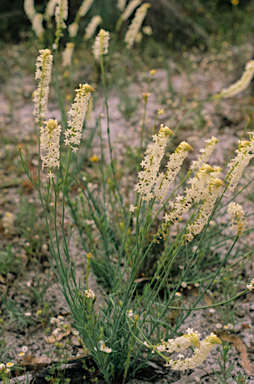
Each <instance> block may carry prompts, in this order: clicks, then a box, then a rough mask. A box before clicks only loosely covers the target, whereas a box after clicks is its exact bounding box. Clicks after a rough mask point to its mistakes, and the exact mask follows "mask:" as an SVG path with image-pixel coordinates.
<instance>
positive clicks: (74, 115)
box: [64, 84, 94, 152]
mask: <svg viewBox="0 0 254 384" xmlns="http://www.w3.org/2000/svg"><path fill="white" fill-rule="evenodd" d="M93 91H94V89H93V88H92V87H91V85H89V84H84V85H82V84H80V86H79V89H76V92H77V94H76V97H75V100H74V103H73V104H72V106H71V109H70V111H69V112H68V113H69V115H70V116H71V120H69V121H68V127H69V129H67V130H66V131H65V132H64V135H65V140H64V142H65V145H69V146H70V147H71V148H72V151H73V152H76V151H77V150H78V145H79V144H80V140H81V137H82V128H83V123H84V119H85V116H86V112H87V108H88V101H89V99H90V96H91V92H93ZM74 145H75V146H74Z"/></svg>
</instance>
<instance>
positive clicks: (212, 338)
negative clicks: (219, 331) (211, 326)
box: [206, 333, 222, 345]
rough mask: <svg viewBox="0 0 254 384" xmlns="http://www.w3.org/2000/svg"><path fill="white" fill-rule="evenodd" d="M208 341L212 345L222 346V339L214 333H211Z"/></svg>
mask: <svg viewBox="0 0 254 384" xmlns="http://www.w3.org/2000/svg"><path fill="white" fill-rule="evenodd" d="M206 341H207V342H208V343H209V344H211V345H216V344H222V341H221V339H220V338H219V337H218V336H216V335H215V334H214V333H211V335H210V336H208V337H207V338H206Z"/></svg>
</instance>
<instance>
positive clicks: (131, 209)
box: [129, 204, 137, 212]
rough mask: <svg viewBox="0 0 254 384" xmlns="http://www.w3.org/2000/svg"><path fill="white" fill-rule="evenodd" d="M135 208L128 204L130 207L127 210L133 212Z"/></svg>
mask: <svg viewBox="0 0 254 384" xmlns="http://www.w3.org/2000/svg"><path fill="white" fill-rule="evenodd" d="M135 209H137V207H134V205H133V204H131V205H130V208H129V211H130V212H135Z"/></svg>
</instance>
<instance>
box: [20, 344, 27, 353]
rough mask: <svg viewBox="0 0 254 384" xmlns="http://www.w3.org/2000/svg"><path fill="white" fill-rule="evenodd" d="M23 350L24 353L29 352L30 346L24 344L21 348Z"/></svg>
mask: <svg viewBox="0 0 254 384" xmlns="http://www.w3.org/2000/svg"><path fill="white" fill-rule="evenodd" d="M21 350H22V352H24V353H27V351H28V347H27V346H26V345H23V347H22V348H21Z"/></svg>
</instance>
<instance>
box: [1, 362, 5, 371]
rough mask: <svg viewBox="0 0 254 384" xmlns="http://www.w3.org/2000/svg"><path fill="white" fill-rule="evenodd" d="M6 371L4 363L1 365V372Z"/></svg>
mask: <svg viewBox="0 0 254 384" xmlns="http://www.w3.org/2000/svg"><path fill="white" fill-rule="evenodd" d="M4 370H5V365H4V364H3V363H0V372H2V371H4Z"/></svg>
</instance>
